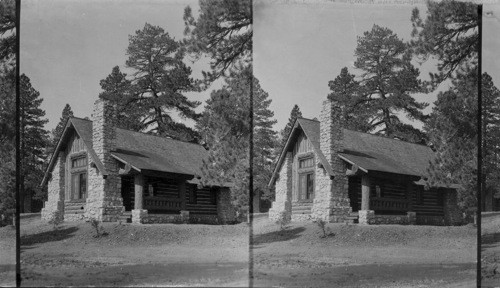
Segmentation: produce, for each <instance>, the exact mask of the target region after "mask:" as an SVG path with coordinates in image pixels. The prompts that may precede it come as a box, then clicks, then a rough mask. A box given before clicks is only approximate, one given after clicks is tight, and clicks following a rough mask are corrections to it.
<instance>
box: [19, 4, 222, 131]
mask: <svg viewBox="0 0 500 288" xmlns="http://www.w3.org/2000/svg"><path fill="white" fill-rule="evenodd" d="M187 5H190V6H191V8H192V10H193V13H194V14H195V15H197V13H198V0H177V1H175V0H147V1H146V0H134V1H131V0H120V1H113V0H86V1H81V0H23V1H22V6H21V29H20V31H21V33H20V36H21V49H20V50H21V51H20V53H21V56H20V57H21V58H20V61H21V64H20V71H21V73H25V74H26V75H27V76H28V77H29V78H30V79H31V83H32V85H33V87H34V88H35V89H36V90H38V91H39V92H40V95H41V97H42V98H43V99H44V101H43V104H42V109H44V110H45V111H46V118H47V119H49V123H48V124H47V125H46V129H49V130H52V129H53V128H55V126H56V125H57V123H58V122H59V118H60V117H61V113H62V110H63V108H64V106H65V105H66V103H68V104H70V106H71V108H72V110H73V112H74V114H75V116H77V117H82V118H83V117H87V116H88V117H90V114H91V113H92V108H93V104H94V102H95V100H97V97H98V95H99V92H100V91H101V88H100V85H99V81H100V80H102V79H104V78H106V76H107V75H109V74H110V73H111V69H112V68H113V67H114V66H116V65H118V66H120V69H122V71H123V70H124V68H125V61H126V59H127V56H126V54H125V52H126V49H127V46H128V36H129V35H131V34H135V31H137V30H141V29H142V28H143V27H144V24H145V23H146V22H148V23H150V24H152V25H156V26H160V27H162V28H163V29H165V31H166V32H168V33H169V35H170V36H171V37H174V38H175V39H176V40H180V39H182V38H183V32H184V21H183V19H182V16H183V13H184V8H185V7H186V6H187ZM187 63H188V64H189V65H190V66H191V67H192V68H193V74H192V76H193V77H195V78H201V71H202V70H208V68H209V67H208V65H207V63H208V61H206V60H205V61H203V59H202V60H201V61H199V62H197V63H195V64H192V63H191V62H187ZM218 83H220V81H219V82H218ZM218 83H215V84H213V85H212V86H213V87H219V86H220V85H219V84H218ZM210 91H211V89H209V90H207V91H204V92H201V93H195V92H192V93H187V94H186V95H187V96H188V97H189V99H190V100H198V101H201V102H203V103H204V102H205V101H206V100H207V99H208V97H209V95H210ZM202 106H203V105H200V107H198V108H197V111H198V112H201V111H202V110H203V107H202ZM188 124H189V123H188Z"/></svg>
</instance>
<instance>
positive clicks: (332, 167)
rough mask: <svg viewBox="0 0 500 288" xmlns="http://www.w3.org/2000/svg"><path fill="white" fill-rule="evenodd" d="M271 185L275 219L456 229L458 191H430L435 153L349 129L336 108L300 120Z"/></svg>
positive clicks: (452, 187) (324, 108) (331, 106)
mask: <svg viewBox="0 0 500 288" xmlns="http://www.w3.org/2000/svg"><path fill="white" fill-rule="evenodd" d="M281 151H282V152H281V154H280V157H279V159H278V161H277V164H276V166H275V169H274V171H273V174H272V177H271V180H270V182H269V186H270V187H272V186H273V185H275V188H276V189H275V191H276V197H275V201H274V202H273V203H272V207H271V209H270V210H269V217H270V218H271V219H273V220H278V219H280V218H281V217H285V218H288V219H290V220H292V221H311V220H312V221H314V220H317V219H322V220H323V221H326V222H348V223H349V222H350V223H360V224H429V225H457V224H460V223H461V221H462V214H461V212H460V210H459V209H458V205H457V188H458V186H456V185H449V186H446V185H439V186H438V187H430V188H427V189H426V188H425V186H426V182H425V177H424V175H425V174H426V169H427V167H428V165H429V161H430V160H431V159H432V158H433V157H434V152H433V151H432V149H431V148H429V147H427V146H425V145H419V144H415V143H410V142H405V141H401V140H397V139H392V138H388V137H383V136H378V135H372V134H368V133H362V132H357V131H352V130H349V129H345V128H343V127H342V125H341V122H340V112H339V109H338V108H337V107H335V106H334V103H333V102H332V101H330V100H326V101H325V102H324V103H323V106H322V110H321V114H320V119H319V120H316V119H314V120H311V119H305V118H298V119H297V120H296V121H295V123H294V126H293V128H292V130H291V132H290V134H289V135H288V139H287V142H286V144H285V146H284V147H282V150H281Z"/></svg>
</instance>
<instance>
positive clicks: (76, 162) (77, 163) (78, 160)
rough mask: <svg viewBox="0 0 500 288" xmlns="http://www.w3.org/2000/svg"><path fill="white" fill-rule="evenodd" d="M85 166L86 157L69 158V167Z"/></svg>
mask: <svg viewBox="0 0 500 288" xmlns="http://www.w3.org/2000/svg"><path fill="white" fill-rule="evenodd" d="M85 166H87V157H79V158H74V159H71V168H79V167H85Z"/></svg>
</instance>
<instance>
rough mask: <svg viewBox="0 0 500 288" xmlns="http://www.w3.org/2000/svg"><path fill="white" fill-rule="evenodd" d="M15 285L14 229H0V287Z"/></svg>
mask: <svg viewBox="0 0 500 288" xmlns="http://www.w3.org/2000/svg"><path fill="white" fill-rule="evenodd" d="M15 285H16V229H15V228H14V226H5V227H0V286H2V287H5V286H15Z"/></svg>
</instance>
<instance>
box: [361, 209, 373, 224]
mask: <svg viewBox="0 0 500 288" xmlns="http://www.w3.org/2000/svg"><path fill="white" fill-rule="evenodd" d="M358 215H359V220H358V221H359V224H364V225H368V224H373V223H372V219H373V216H375V211H373V210H359V211H358Z"/></svg>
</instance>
